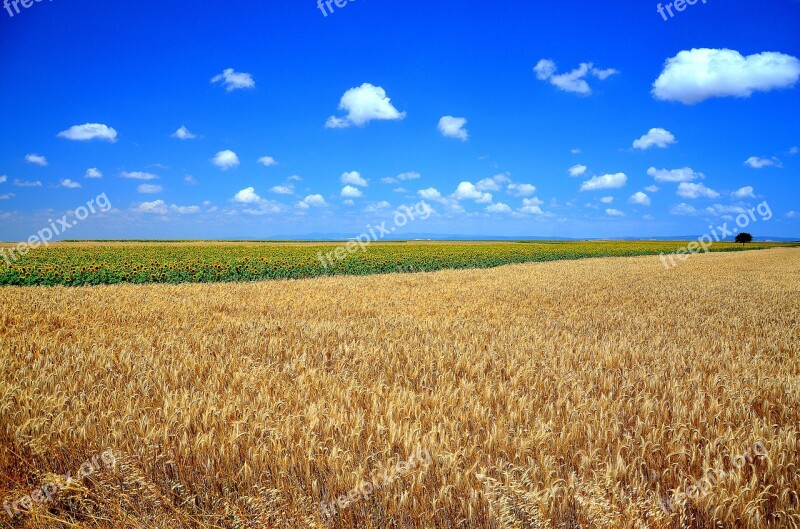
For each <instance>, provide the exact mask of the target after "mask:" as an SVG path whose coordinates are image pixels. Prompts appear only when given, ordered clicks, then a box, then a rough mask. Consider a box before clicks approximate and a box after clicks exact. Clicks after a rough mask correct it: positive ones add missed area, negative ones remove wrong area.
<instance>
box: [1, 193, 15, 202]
mask: <svg viewBox="0 0 800 529" xmlns="http://www.w3.org/2000/svg"><path fill="white" fill-rule="evenodd" d="M12 198H14V193H3V194H0V200H10V199H12Z"/></svg>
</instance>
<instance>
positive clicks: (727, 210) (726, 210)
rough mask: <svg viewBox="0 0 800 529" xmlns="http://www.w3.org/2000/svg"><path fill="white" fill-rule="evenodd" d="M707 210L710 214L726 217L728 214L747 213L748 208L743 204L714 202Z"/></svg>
mask: <svg viewBox="0 0 800 529" xmlns="http://www.w3.org/2000/svg"><path fill="white" fill-rule="evenodd" d="M705 212H706V213H707V214H708V215H713V216H715V217H725V216H726V215H731V214H733V215H739V214H741V213H747V210H746V209H744V208H743V207H741V206H724V205H722V204H714V205H713V206H709V207H707V208H706V209H705Z"/></svg>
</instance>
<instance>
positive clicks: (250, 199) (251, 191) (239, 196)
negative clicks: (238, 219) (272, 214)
mask: <svg viewBox="0 0 800 529" xmlns="http://www.w3.org/2000/svg"><path fill="white" fill-rule="evenodd" d="M233 201H234V202H239V203H240V204H258V203H259V202H261V201H262V198H261V197H260V196H258V194H256V189H255V188H254V187H246V188H244V189H242V190H241V191H239V192H238V193H236V194H235V195H234V196H233Z"/></svg>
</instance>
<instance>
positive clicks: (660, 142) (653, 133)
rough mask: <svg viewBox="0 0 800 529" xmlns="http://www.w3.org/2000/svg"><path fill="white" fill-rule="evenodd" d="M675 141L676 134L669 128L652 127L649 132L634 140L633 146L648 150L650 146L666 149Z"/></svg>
mask: <svg viewBox="0 0 800 529" xmlns="http://www.w3.org/2000/svg"><path fill="white" fill-rule="evenodd" d="M673 143H675V136H674V135H673V134H672V133H671V132H670V131H668V130H665V129H662V128H655V129H650V130H649V131H648V132H647V134H645V135H644V136H642V137H641V138H639V139H638V140H634V141H633V148H634V149H639V150H642V151H644V150H647V149H649V148H650V147H654V146H655V147H659V148H661V149H666V148H667V146H669V145H671V144H673Z"/></svg>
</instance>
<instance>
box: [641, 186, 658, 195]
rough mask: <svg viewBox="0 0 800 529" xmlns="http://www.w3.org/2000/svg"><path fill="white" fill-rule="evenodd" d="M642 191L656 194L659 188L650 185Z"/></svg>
mask: <svg viewBox="0 0 800 529" xmlns="http://www.w3.org/2000/svg"><path fill="white" fill-rule="evenodd" d="M644 190H645V191H647V192H648V193H658V190H659V187H658V186H657V185H651V186H647V187H645V188H644Z"/></svg>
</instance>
